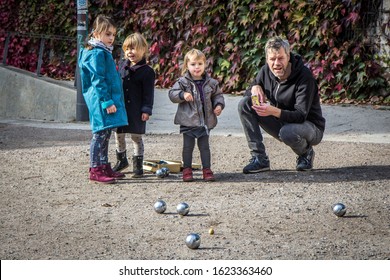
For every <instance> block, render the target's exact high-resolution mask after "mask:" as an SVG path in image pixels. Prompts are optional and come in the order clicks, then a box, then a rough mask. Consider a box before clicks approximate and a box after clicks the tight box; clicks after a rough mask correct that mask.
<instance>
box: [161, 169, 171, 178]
mask: <svg viewBox="0 0 390 280" xmlns="http://www.w3.org/2000/svg"><path fill="white" fill-rule="evenodd" d="M161 170H162V172H163V173H164V175H165V177H167V176H168V175H169V173H170V172H171V171H170V170H169V168H168V167H163V168H161Z"/></svg>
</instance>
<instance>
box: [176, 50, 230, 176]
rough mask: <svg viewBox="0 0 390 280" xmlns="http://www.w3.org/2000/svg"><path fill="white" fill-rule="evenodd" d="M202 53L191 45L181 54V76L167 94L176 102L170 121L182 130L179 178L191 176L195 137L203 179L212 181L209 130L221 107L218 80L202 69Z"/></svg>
mask: <svg viewBox="0 0 390 280" xmlns="http://www.w3.org/2000/svg"><path fill="white" fill-rule="evenodd" d="M205 69H206V56H205V55H204V53H202V52H201V51H200V50H197V49H192V50H190V51H189V52H188V53H187V54H186V55H185V57H184V62H183V69H182V75H183V76H182V77H180V78H179V79H178V80H177V81H176V83H175V84H174V85H173V87H172V88H171V89H170V90H169V98H170V100H171V101H172V102H173V103H178V108H177V112H176V115H175V120H174V123H175V124H178V125H180V133H182V134H183V151H182V157H183V181H184V182H191V181H193V180H194V178H193V173H192V154H193V151H194V147H195V139H197V143H198V148H199V151H200V158H201V161H202V168H203V180H205V181H215V177H214V174H213V172H212V171H211V154H210V144H209V135H210V130H211V129H213V128H214V127H215V126H216V125H217V116H219V115H220V114H221V112H222V110H223V109H224V107H225V101H224V97H223V94H222V92H221V90H220V88H219V84H218V81H217V80H215V79H213V78H211V77H210V76H209V75H208V74H207V73H206V72H205Z"/></svg>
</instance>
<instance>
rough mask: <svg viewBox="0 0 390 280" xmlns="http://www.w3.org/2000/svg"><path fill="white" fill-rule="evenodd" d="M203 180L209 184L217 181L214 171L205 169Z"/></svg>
mask: <svg viewBox="0 0 390 280" xmlns="http://www.w3.org/2000/svg"><path fill="white" fill-rule="evenodd" d="M203 180H205V181H207V182H212V181H215V177H214V174H213V171H211V169H210V168H203Z"/></svg>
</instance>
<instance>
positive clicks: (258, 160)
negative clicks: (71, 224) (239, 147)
mask: <svg viewBox="0 0 390 280" xmlns="http://www.w3.org/2000/svg"><path fill="white" fill-rule="evenodd" d="M267 170H270V168H269V160H268V157H267V156H265V157H257V156H253V157H252V158H251V159H250V163H249V164H248V165H247V166H245V167H244V169H243V170H242V172H244V173H245V174H248V173H257V172H261V171H267Z"/></svg>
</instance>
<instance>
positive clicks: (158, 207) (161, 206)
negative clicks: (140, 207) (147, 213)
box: [154, 199, 167, 214]
mask: <svg viewBox="0 0 390 280" xmlns="http://www.w3.org/2000/svg"><path fill="white" fill-rule="evenodd" d="M165 210H167V204H166V203H165V201H163V200H161V199H159V200H157V201H156V203H155V204H154V211H156V212H157V213H160V214H161V213H164V212H165Z"/></svg>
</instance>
